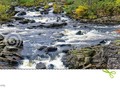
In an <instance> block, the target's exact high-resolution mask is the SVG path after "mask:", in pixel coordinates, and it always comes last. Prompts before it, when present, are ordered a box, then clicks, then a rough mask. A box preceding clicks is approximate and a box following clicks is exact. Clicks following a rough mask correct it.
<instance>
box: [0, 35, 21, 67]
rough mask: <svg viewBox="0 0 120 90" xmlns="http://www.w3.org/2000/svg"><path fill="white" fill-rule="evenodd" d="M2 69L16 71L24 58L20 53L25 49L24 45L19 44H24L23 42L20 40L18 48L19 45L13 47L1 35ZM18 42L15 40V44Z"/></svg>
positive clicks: (0, 60)
mask: <svg viewBox="0 0 120 90" xmlns="http://www.w3.org/2000/svg"><path fill="white" fill-rule="evenodd" d="M0 38H1V40H0V68H1V69H13V68H14V69H15V68H16V67H17V66H18V65H19V63H20V61H21V60H22V59H23V57H22V56H21V54H20V52H21V50H22V47H23V43H21V44H20V43H19V42H18V41H20V42H23V41H22V40H18V41H17V44H19V45H20V46H19V45H18V46H17V44H15V45H13V43H12V45H11V44H10V43H7V39H6V40H4V38H6V37H5V36H3V35H0ZM14 41H16V40H13V42H14Z"/></svg>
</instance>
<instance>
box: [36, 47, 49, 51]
mask: <svg viewBox="0 0 120 90" xmlns="http://www.w3.org/2000/svg"><path fill="white" fill-rule="evenodd" d="M46 48H47V46H41V47H40V48H39V49H38V50H40V51H42V50H45V49H46Z"/></svg>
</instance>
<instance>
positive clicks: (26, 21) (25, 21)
mask: <svg viewBox="0 0 120 90" xmlns="http://www.w3.org/2000/svg"><path fill="white" fill-rule="evenodd" d="M19 23H21V24H28V23H35V21H34V20H29V19H24V20H22V21H20V22H19Z"/></svg>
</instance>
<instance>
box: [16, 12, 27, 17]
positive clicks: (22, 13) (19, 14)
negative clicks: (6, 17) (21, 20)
mask: <svg viewBox="0 0 120 90" xmlns="http://www.w3.org/2000/svg"><path fill="white" fill-rule="evenodd" d="M17 15H18V16H24V15H26V12H24V11H21V12H19V13H18V14H17Z"/></svg>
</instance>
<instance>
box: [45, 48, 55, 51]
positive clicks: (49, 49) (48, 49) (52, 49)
mask: <svg viewBox="0 0 120 90" xmlns="http://www.w3.org/2000/svg"><path fill="white" fill-rule="evenodd" d="M45 51H46V52H56V51H57V48H56V47H47V48H46V50H45Z"/></svg>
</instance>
